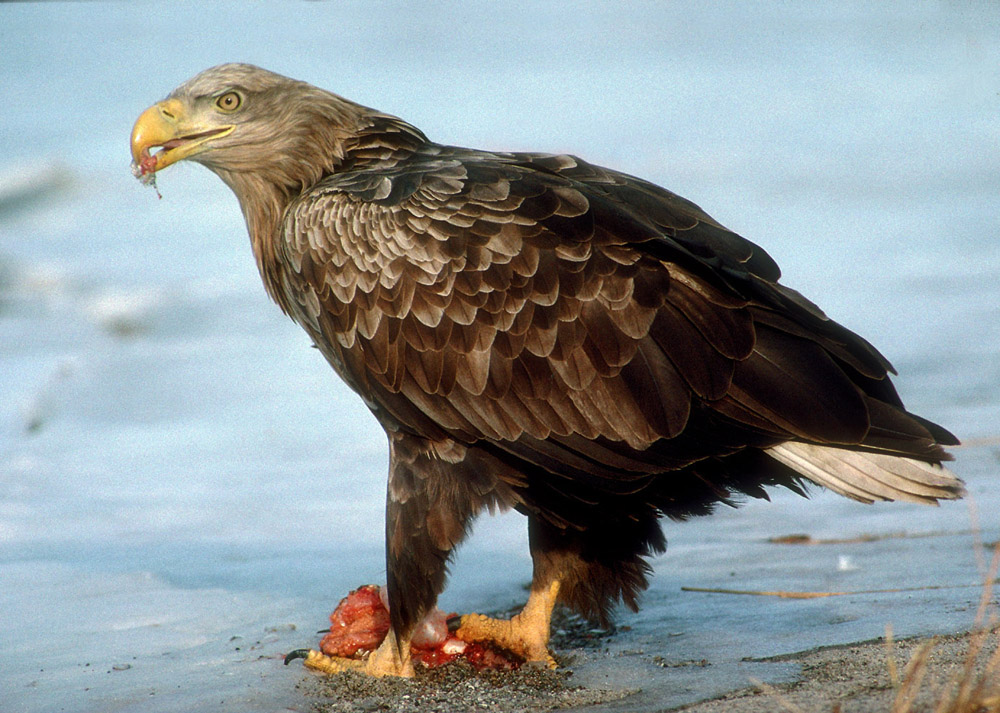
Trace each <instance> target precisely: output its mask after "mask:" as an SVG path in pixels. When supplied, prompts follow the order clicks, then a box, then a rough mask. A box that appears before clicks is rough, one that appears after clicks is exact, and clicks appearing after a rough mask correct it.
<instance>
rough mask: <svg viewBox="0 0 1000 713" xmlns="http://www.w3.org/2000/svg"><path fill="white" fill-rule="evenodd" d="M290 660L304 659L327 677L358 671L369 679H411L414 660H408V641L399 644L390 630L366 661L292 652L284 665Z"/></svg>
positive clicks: (308, 666) (309, 665) (307, 664)
mask: <svg viewBox="0 0 1000 713" xmlns="http://www.w3.org/2000/svg"><path fill="white" fill-rule="evenodd" d="M293 658H304V659H305V660H304V661H303V662H302V663H303V664H305V666H306V668H311V669H312V670H314V671H319V672H320V673H326V674H336V673H343V672H344V671H357V672H358V673H364V674H367V675H369V676H375V677H376V678H381V677H382V676H402V677H405V678H412V677H413V660H412V659H411V657H410V642H409V639H407V640H406V641H404V642H402V645H399V644H398V643H397V641H396V635H395V633H393V632H392V631H390V632H389V634H388V635H387V636H386V637H385V639H384V640H383V641H382V643H381V644H380V645H379V647H378V648H377V649H375V650H374V651H372V652H371V654H370V655H369V656H368V658H366V659H349V658H344V657H341V656H327V655H326V654H324V653H321V652H319V651H313V650H310V651H304V650H303V651H301V652H300V651H294V652H292V653H291V654H289V655H288V656H286V657H285V663H286V664H287V663H288V662H289V661H291V660H292V659H293Z"/></svg>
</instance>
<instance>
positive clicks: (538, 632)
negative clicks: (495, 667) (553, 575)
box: [454, 579, 559, 668]
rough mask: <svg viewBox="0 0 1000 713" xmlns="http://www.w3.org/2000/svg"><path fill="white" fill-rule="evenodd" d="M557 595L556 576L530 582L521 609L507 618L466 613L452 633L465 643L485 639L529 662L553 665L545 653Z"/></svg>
mask: <svg viewBox="0 0 1000 713" xmlns="http://www.w3.org/2000/svg"><path fill="white" fill-rule="evenodd" d="M558 595H559V580H558V579H552V580H550V581H549V582H548V583H546V584H543V585H541V586H538V585H536V586H533V587H532V589H531V594H530V595H529V596H528V602H527V604H525V605H524V609H522V610H521V612H520V613H519V614H517V615H515V616H513V617H512V618H510V619H493V618H491V617H488V616H484V615H482V614H466V615H464V616H463V617H461V619H460V620H459V623H458V628H457V629H456V630H455V632H454V633H455V636H457V637H458V638H459V639H462V640H463V641H467V642H469V643H479V642H487V643H491V644H494V645H496V646H498V647H500V648H501V649H504V650H506V651H510V652H511V653H513V654H516V655H518V656H520V657H521V658H523V659H524V660H525V661H527V662H529V663H541V664H544V665H545V666H547V667H548V668H556V661H555V659H554V658H552V654H550V653H549V647H548V644H549V625H550V622H551V620H552V608H553V607H554V606H555V603H556V597H557V596H558Z"/></svg>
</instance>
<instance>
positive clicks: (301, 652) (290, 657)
mask: <svg viewBox="0 0 1000 713" xmlns="http://www.w3.org/2000/svg"><path fill="white" fill-rule="evenodd" d="M307 658H309V649H295V651H289V652H288V653H287V654H285V665H286V666H287V665H288V664H289V663H291V662H292V661H294V660H295V659H307Z"/></svg>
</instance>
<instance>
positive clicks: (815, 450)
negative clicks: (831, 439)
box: [766, 442, 965, 504]
mask: <svg viewBox="0 0 1000 713" xmlns="http://www.w3.org/2000/svg"><path fill="white" fill-rule="evenodd" d="M766 452H767V454H768V455H770V456H771V457H772V458H774V459H775V460H776V461H778V462H779V463H782V464H784V465H786V466H788V467H789V468H791V469H792V470H795V471H796V472H798V473H801V474H802V475H804V476H805V477H807V478H809V480H811V481H813V482H814V483H818V484H819V485H822V486H824V487H826V488H829V489H830V490H832V491H834V492H835V493H839V494H840V495H845V496H847V497H849V498H852V499H854V500H860V501H861V502H866V503H871V502H874V501H876V500H905V501H909V502H915V503H930V504H936V503H937V501H938V500H939V499H944V500H952V499H955V498H960V497H962V496H963V495H964V494H965V488H964V487H963V485H962V481H961V480H959V479H958V478H956V477H955V475H954V474H953V473H952V472H951V471H949V470H948V469H946V468H943V467H941V466H940V465H933V464H929V463H924V462H922V461H918V460H914V459H912V458H903V457H900V456H891V455H887V454H884V453H866V452H864V451H849V450H845V449H843V448H834V447H830V446H820V445H815V444H812V443H795V442H789V443H783V444H781V445H779V446H775V447H773V448H769V449H767V451H766Z"/></svg>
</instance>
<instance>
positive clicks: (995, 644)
mask: <svg viewBox="0 0 1000 713" xmlns="http://www.w3.org/2000/svg"><path fill="white" fill-rule="evenodd" d="M981 552H982V550H981V549H980V548H977V553H981ZM979 556H980V567H981V569H983V567H982V555H981V554H979ZM998 568H1000V545H997V546H996V547H995V548H994V550H993V558H992V561H991V562H990V565H989V568H988V571H987V572H986V573H985V577H984V582H985V584H984V586H983V593H982V596H981V597H980V600H979V609H978V612H977V614H976V623H975V626H974V627H973V629H972V632H971V634H970V636H969V645H968V651H967V652H966V655H965V659H964V661H963V663H962V666H961V667H960V668H959V670H958V671H957V672H956V673H955V674H953V675H952V676H950V677H949V680H947V681H945V682H944V684H943V685H941V686H940V689H939V690H938V691H936V692H935V694H934V700H936V703H935V704H934V707H933V708H923V707H921V708H920V709H918V708H917V707H916V706H917V701H918V699H919V696H920V693H921V691H922V690H923V686H924V681H925V680H926V679H927V678H928V674H929V673H930V664H931V660H932V654H933V651H934V645H935V642H934V641H933V640H931V641H928V642H927V643H925V644H923V645H922V646H920V648H918V649H917V651H916V652H915V653H914V654H913V656H911V657H910V660H909V662H908V663H907V664H906V669H905V670H904V672H903V679H902V681H901V682H899V683H898V685H897V692H896V699H895V700H894V701H893V704H892V708H891V709H890V710H891V713H916V711H917V710H932V711H933V713H1000V627H998V626H997V612H996V608H995V607H993V606H992V605H991V601H992V595H993V582H994V581H995V579H996V575H997V570H998ZM886 644H887V646H888V647H889V652H890V655H889V674H890V677H891V678H892V679H893V682H894V683H896V680H897V675H896V665H895V660H894V659H893V657H892V654H891V652H892V648H891V647H892V636H891V632H889V633H888V634H887V636H886ZM835 713H836V712H835Z"/></svg>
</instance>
